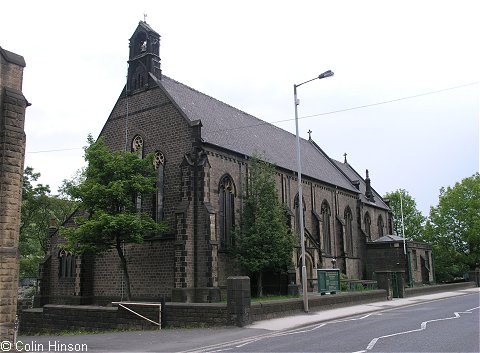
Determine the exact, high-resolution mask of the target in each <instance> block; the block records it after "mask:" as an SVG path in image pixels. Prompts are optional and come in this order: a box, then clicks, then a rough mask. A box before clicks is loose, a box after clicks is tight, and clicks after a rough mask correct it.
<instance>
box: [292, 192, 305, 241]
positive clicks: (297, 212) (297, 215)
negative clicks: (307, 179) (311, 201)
mask: <svg viewBox="0 0 480 353" xmlns="http://www.w3.org/2000/svg"><path fill="white" fill-rule="evenodd" d="M298 199H299V196H298V194H296V195H295V199H294V200H293V208H294V209H295V226H296V230H297V233H298V234H300V208H299V207H298ZM302 203H303V207H302V212H303V227H304V228H305V208H306V207H305V199H304V198H303V197H302Z"/></svg>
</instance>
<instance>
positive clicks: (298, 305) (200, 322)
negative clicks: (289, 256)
mask: <svg viewBox="0 0 480 353" xmlns="http://www.w3.org/2000/svg"><path fill="white" fill-rule="evenodd" d="M381 300H386V292H385V291H384V290H374V291H366V292H355V293H339V294H335V295H324V296H318V297H314V298H312V297H311V298H309V305H310V310H312V311H315V310H326V309H331V308H334V307H338V306H345V305H355V304H362V303H371V302H375V301H381ZM132 308H134V309H135V310H137V308H138V307H132ZM229 310H230V309H229V308H228V306H227V304H226V303H165V305H164V307H163V309H162V320H161V321H162V326H168V327H204V326H228V325H236V324H238V323H237V322H236V321H235V320H232V314H234V315H235V314H236V313H231V312H229ZM302 312H303V300H302V298H295V299H289V300H278V301H265V302H256V303H252V304H251V310H250V319H251V320H252V321H258V320H265V319H270V318H274V317H281V316H288V315H292V314H299V313H302ZM141 313H142V314H143V315H145V316H147V317H149V318H151V319H156V318H158V309H157V308H156V307H145V308H142V309H141ZM116 329H137V330H144V329H145V330H151V329H156V326H155V325H153V324H150V323H148V322H147V321H145V320H143V319H140V318H138V317H137V316H135V315H133V314H131V313H129V312H127V311H125V310H124V309H122V308H117V307H98V306H84V305H82V306H80V305H78V306H75V305H45V306H44V307H43V308H35V309H28V310H24V311H23V312H22V313H21V316H20V333H21V334H22V335H25V334H36V333H41V332H52V333H54V332H61V331H66V330H70V331H73V330H101V331H106V330H116Z"/></svg>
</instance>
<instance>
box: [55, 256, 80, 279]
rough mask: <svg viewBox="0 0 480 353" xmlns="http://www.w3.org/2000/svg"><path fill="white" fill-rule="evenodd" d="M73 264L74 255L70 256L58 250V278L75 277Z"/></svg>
mask: <svg viewBox="0 0 480 353" xmlns="http://www.w3.org/2000/svg"><path fill="white" fill-rule="evenodd" d="M75 263H76V257H75V255H72V254H70V253H69V252H67V251H65V250H60V251H59V252H58V277H60V278H71V277H75Z"/></svg>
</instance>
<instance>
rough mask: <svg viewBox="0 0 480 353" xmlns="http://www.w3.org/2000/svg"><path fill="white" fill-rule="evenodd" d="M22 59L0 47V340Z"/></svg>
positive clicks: (9, 336)
mask: <svg viewBox="0 0 480 353" xmlns="http://www.w3.org/2000/svg"><path fill="white" fill-rule="evenodd" d="M24 67H25V61H24V59H23V57H21V56H20V55H17V54H14V53H11V52H9V51H7V50H4V49H2V48H1V47H0V341H12V340H13V339H14V321H15V316H16V314H17V288H18V269H19V252H18V239H19V230H20V208H21V203H22V176H23V162H24V157H25V132H24V123H25V108H26V106H27V104H28V103H27V101H26V99H25V97H24V96H23V94H22V91H21V89H22V79H23V68H24Z"/></svg>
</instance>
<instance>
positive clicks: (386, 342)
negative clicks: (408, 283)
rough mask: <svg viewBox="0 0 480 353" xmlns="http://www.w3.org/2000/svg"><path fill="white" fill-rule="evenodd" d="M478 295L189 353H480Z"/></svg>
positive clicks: (223, 344)
mask: <svg viewBox="0 0 480 353" xmlns="http://www.w3.org/2000/svg"><path fill="white" fill-rule="evenodd" d="M479 308H480V302H479V295H478V293H475V294H470V295H466V296H461V297H454V298H448V299H443V300H436V301H432V302H428V303H420V304H417V305H411V306H407V307H400V308H395V309H389V310H386V311H381V312H376V313H370V314H365V315H362V316H358V317H352V318H347V319H341V320H334V321H329V322H324V323H320V324H316V325H311V326H308V327H302V328H299V329H295V330H286V331H280V332H271V333H268V334H264V335H261V336H256V337H250V338H246V339H241V340H236V341H234V342H226V343H222V344H217V345H211V346H208V347H204V348H201V349H196V350H191V351H189V352H356V353H360V352H362V353H364V352H365V353H366V352H480V343H479V340H480V327H479V326H480V323H479V321H480V319H479V318H480V315H479Z"/></svg>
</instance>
